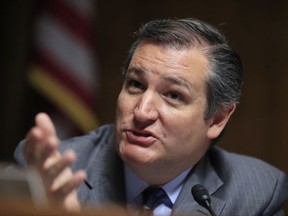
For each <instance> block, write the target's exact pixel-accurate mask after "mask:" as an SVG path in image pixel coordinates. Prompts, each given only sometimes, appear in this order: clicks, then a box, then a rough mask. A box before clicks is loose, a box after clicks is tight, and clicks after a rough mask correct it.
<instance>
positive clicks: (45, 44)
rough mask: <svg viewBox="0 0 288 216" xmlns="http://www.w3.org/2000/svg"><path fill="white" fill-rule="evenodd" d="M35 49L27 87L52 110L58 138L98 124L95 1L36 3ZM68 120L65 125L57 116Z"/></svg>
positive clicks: (74, 0) (84, 130) (57, 0)
mask: <svg viewBox="0 0 288 216" xmlns="http://www.w3.org/2000/svg"><path fill="white" fill-rule="evenodd" d="M36 3H37V4H38V5H37V13H36V15H35V26H34V39H33V42H34V49H33V51H34V52H33V57H32V62H31V68H30V69H29V71H28V80H29V83H30V84H31V85H32V86H33V87H34V88H35V89H36V90H37V91H38V92H40V93H41V94H42V95H43V97H45V98H47V100H49V101H50V102H51V104H53V106H54V107H56V111H55V109H54V111H53V113H49V112H48V114H50V115H51V117H52V119H53V120H54V123H55V125H56V129H57V132H58V135H59V136H60V137H62V138H65V137H68V136H71V135H73V134H72V133H71V130H70V129H69V128H71V125H74V126H75V127H77V129H78V130H79V131H82V132H87V131H89V130H91V129H93V128H95V127H96V126H97V125H98V119H97V115H96V111H95V102H97V101H96V100H97V99H96V98H97V94H96V92H98V91H99V80H98V76H97V74H98V73H97V68H98V65H97V61H96V59H97V58H96V55H95V52H94V51H95V43H94V41H95V40H94V39H95V37H94V32H95V31H94V28H95V26H94V22H93V21H94V19H95V11H96V8H95V7H96V5H95V1H93V0H49V1H42V0H38V1H36ZM64 115H65V119H69V121H70V122H67V121H63V119H64V118H61V116H64Z"/></svg>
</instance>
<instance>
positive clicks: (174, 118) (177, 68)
mask: <svg viewBox="0 0 288 216" xmlns="http://www.w3.org/2000/svg"><path fill="white" fill-rule="evenodd" d="M207 71H208V61H207V59H206V57H205V56H204V55H203V54H202V53H201V51H199V50H196V49H181V50H177V49H174V48H167V47H166V48H165V47H163V46H159V45H157V44H154V43H149V42H144V43H142V44H140V45H139V47H138V48H137V49H136V51H135V53H134V55H133V58H132V60H131V63H130V65H129V68H128V71H127V76H126V79H125V82H124V85H123V88H122V90H121V92H120V94H119V97H118V103H117V117H116V136H117V142H116V143H117V146H116V147H117V151H118V153H119V154H120V156H121V158H122V159H123V160H124V161H125V163H126V164H127V165H128V166H129V167H130V168H131V169H132V170H134V172H136V174H138V175H139V176H140V177H142V178H144V180H149V178H147V179H145V178H146V177H145V176H147V174H148V173H150V172H151V175H152V173H153V172H154V174H155V172H156V173H157V170H158V171H159V169H161V170H163V169H164V170H166V171H169V172H170V173H171V176H172V173H175V174H177V173H178V174H179V173H180V172H182V171H184V170H185V169H187V168H189V167H191V166H193V165H194V164H195V163H197V162H198V161H199V160H200V158H201V157H202V156H203V155H204V154H205V152H206V150H207V149H208V147H209V140H210V139H211V137H209V135H208V134H209V130H210V124H211V121H210V120H204V113H205V109H206V104H207V101H206V84H205V81H206V77H207ZM145 172H146V173H145Z"/></svg>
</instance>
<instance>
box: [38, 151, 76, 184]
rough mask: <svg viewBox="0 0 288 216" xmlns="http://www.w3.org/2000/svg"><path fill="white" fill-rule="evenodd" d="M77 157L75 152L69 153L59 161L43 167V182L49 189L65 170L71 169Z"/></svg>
mask: <svg viewBox="0 0 288 216" xmlns="http://www.w3.org/2000/svg"><path fill="white" fill-rule="evenodd" d="M75 159H76V155H75V153H74V152H73V151H68V152H66V153H65V154H63V156H62V157H59V159H58V160H57V161H54V162H53V164H51V163H50V164H49V163H47V162H46V164H44V166H43V170H42V173H43V180H44V182H45V184H46V185H47V186H48V187H49V186H50V185H52V184H53V182H54V181H55V180H56V179H57V176H58V175H60V173H61V172H63V170H64V169H65V168H68V167H70V165H71V164H72V163H73V162H74V161H75Z"/></svg>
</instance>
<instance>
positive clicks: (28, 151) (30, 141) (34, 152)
mask: <svg viewBox="0 0 288 216" xmlns="http://www.w3.org/2000/svg"><path fill="white" fill-rule="evenodd" d="M42 139H43V133H42V131H41V130H40V129H39V128H37V127H33V128H32V129H31V130H30V131H29V133H28V134H27V136H26V141H25V145H24V147H23V154H24V157H25V158H26V160H27V162H28V163H33V162H35V161H36V160H37V159H38V158H39V157H40V155H39V151H40V148H42V147H41V145H40V144H39V143H41V142H42V141H41V140H42Z"/></svg>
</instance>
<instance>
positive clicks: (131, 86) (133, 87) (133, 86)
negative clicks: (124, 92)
mask: <svg viewBox="0 0 288 216" xmlns="http://www.w3.org/2000/svg"><path fill="white" fill-rule="evenodd" d="M126 87H127V89H128V90H129V91H132V92H135V91H139V90H141V91H142V90H144V88H145V87H144V85H143V84H142V83H141V82H139V81H137V80H128V81H127V84H126Z"/></svg>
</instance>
